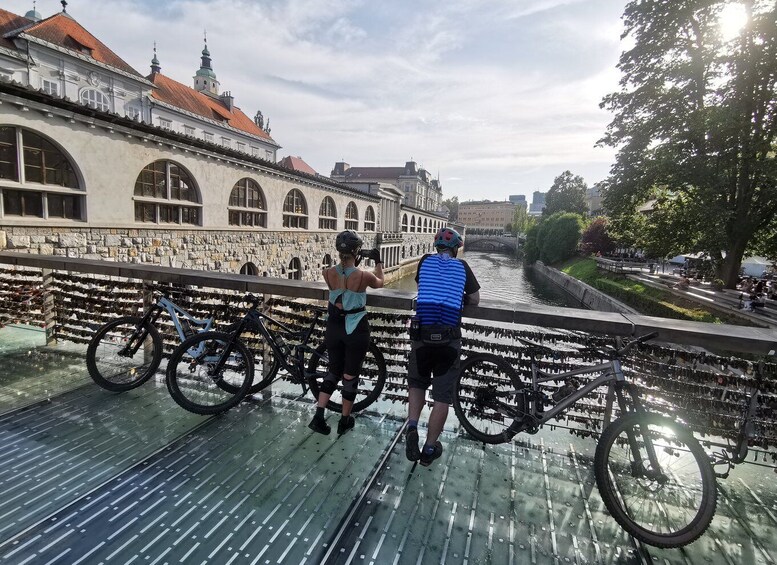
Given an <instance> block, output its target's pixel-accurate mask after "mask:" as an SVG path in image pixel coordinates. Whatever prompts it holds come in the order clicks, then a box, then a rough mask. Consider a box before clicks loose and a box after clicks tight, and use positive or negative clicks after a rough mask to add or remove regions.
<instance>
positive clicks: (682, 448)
mask: <svg viewBox="0 0 777 565" xmlns="http://www.w3.org/2000/svg"><path fill="white" fill-rule="evenodd" d="M630 437H631V438H633V442H630V441H629V438H630ZM632 444H634V445H636V447H637V449H638V453H639V455H638V456H635V454H634V452H633V448H632ZM651 444H652V446H653V451H654V452H655V456H656V460H657V463H658V466H657V468H655V469H654V468H653V465H652V464H651V463H650V458H649V455H648V447H649V445H651ZM637 460H639V461H641V462H642V464H639V463H637V462H636V461H637ZM594 469H595V474H596V482H597V485H598V487H599V492H600V494H601V496H602V500H603V501H604V503H605V505H606V506H607V509H608V510H609V511H610V514H612V516H613V517H614V518H615V520H616V521H617V522H618V523H619V524H620V525H621V526H622V527H623V528H624V529H625V530H626V531H628V532H629V533H630V534H631V535H633V536H634V537H636V538H637V539H639V540H641V541H643V542H645V543H647V544H650V545H655V546H657V547H682V546H684V545H687V544H689V543H691V542H692V541H694V540H695V539H697V538H698V537H699V536H701V535H702V534H703V533H704V531H705V530H706V529H707V527H708V526H709V524H710V522H711V521H712V518H713V516H714V515H715V507H716V504H717V490H716V482H715V475H714V471H713V469H712V465H711V464H710V461H709V457H708V456H707V454H706V453H705V452H704V450H703V448H702V447H701V445H699V442H698V441H696V440H695V439H694V438H693V435H692V434H691V433H690V431H688V430H687V429H685V428H683V427H682V426H681V425H679V424H677V423H676V422H673V421H672V420H669V419H668V418H664V417H662V416H658V415H653V414H629V415H626V416H624V417H622V418H619V419H618V420H616V421H615V422H613V423H612V424H611V425H610V426H608V427H607V429H606V430H605V431H604V433H603V434H602V437H601V439H600V441H599V444H598V445H597V449H596V460H595V467H594Z"/></svg>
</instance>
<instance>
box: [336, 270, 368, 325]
mask: <svg viewBox="0 0 777 565" xmlns="http://www.w3.org/2000/svg"><path fill="white" fill-rule="evenodd" d="M335 269H337V273H338V274H339V275H341V276H345V280H348V277H349V276H351V273H353V272H355V271H358V270H359V269H357V268H356V267H348V268H346V269H343V266H342V265H335ZM340 297H342V298H340ZM338 299H340V300H338ZM329 302H330V303H331V304H337V302H342V303H343V310H355V309H356V308H363V307H365V306H366V305H367V291H364V292H356V291H353V290H348V289H347V288H335V289H332V290H330V291H329ZM366 315H367V311H366V310H362V311H361V312H356V313H355V314H346V316H345V332H346V333H348V334H352V333H353V330H355V329H356V326H358V325H359V322H361V321H362V318H364V316H366Z"/></svg>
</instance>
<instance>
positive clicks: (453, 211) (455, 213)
mask: <svg viewBox="0 0 777 565" xmlns="http://www.w3.org/2000/svg"><path fill="white" fill-rule="evenodd" d="M440 204H441V205H442V206H445V207H446V208H448V210H449V211H450V215H449V216H448V221H449V222H455V221H456V220H458V219H459V197H458V196H453V197H451V198H446V199H445V200H443V201H442V202H441V203H440Z"/></svg>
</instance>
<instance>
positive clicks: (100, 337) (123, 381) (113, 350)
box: [86, 317, 162, 392]
mask: <svg viewBox="0 0 777 565" xmlns="http://www.w3.org/2000/svg"><path fill="white" fill-rule="evenodd" d="M140 325H141V319H140V318H136V317H124V318H119V319H117V320H113V321H112V322H109V323H107V324H105V325H104V326H102V327H101V328H99V329H98V331H97V333H96V334H95V335H94V337H93V338H92V340H91V341H90V342H89V347H88V348H87V352H86V365H87V369H88V371H89V375H90V376H91V377H92V380H94V382H95V383H97V384H98V385H100V386H101V387H103V388H105V389H107V390H110V391H113V392H122V391H126V390H130V389H133V388H135V387H138V386H140V385H142V384H143V383H144V382H146V381H147V380H148V379H149V378H151V376H152V375H153V374H154V372H155V371H156V369H157V367H159V363H160V361H161V358H162V340H161V338H160V337H159V333H158V332H157V330H156V328H153V327H152V326H148V325H146V327H145V328H142V329H140V331H141V332H142V334H141V335H140V337H141V338H142V340H141V341H140V342H138V336H136V335H135V334H136V333H137V332H138V330H139V328H140ZM130 339H133V342H132V343H131V344H130ZM127 345H132V346H133V349H134V350H135V351H134V353H131V352H129V351H127Z"/></svg>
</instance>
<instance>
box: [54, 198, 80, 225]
mask: <svg viewBox="0 0 777 565" xmlns="http://www.w3.org/2000/svg"><path fill="white" fill-rule="evenodd" d="M46 201H47V203H48V212H49V214H48V215H49V218H68V219H71V220H80V219H81V197H80V196H75V195H70V194H48V195H47V196H46Z"/></svg>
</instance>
